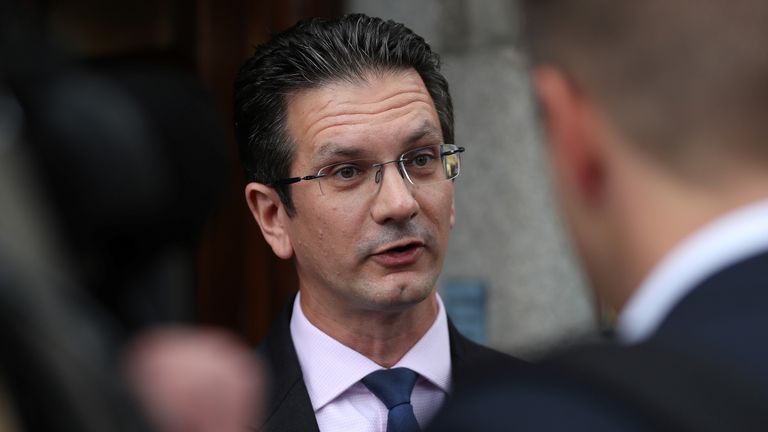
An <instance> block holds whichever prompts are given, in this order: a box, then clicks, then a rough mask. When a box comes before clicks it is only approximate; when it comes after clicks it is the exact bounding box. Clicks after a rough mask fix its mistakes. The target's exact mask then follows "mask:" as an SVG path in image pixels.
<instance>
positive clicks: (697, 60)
mask: <svg viewBox="0 0 768 432" xmlns="http://www.w3.org/2000/svg"><path fill="white" fill-rule="evenodd" d="M524 16H525V18H526V20H527V21H526V23H527V25H528V27H529V37H530V42H531V44H532V48H533V63H534V64H533V70H532V75H533V83H534V86H535V90H536V94H537V96H538V99H539V102H540V105H541V109H542V112H543V125H544V128H545V130H546V133H547V138H548V142H549V144H548V150H549V154H550V159H551V160H550V162H551V166H552V169H553V174H554V182H555V185H556V189H557V192H558V197H559V200H560V205H561V209H562V213H563V215H564V218H565V220H566V222H567V224H568V227H569V229H570V232H571V235H572V238H573V241H574V244H575V246H576V248H577V250H578V252H579V253H580V255H581V258H582V260H583V263H584V266H585V268H586V271H587V273H588V275H589V277H590V279H591V282H592V285H593V287H594V290H595V293H596V295H597V296H598V297H600V298H601V299H602V300H604V301H605V302H606V303H607V304H608V305H610V306H611V307H612V308H613V309H614V310H615V311H617V313H618V321H617V326H616V334H617V338H618V342H619V343H618V344H616V345H611V346H605V347H593V348H587V349H583V350H578V351H575V352H570V353H567V354H565V355H563V356H561V357H559V358H558V359H556V360H551V361H549V362H545V364H544V365H543V367H542V368H541V369H540V372H539V373H538V374H537V375H525V376H520V375H518V376H513V377H511V378H510V379H508V380H506V382H505V384H504V385H498V384H496V385H489V386H486V387H484V388H483V389H482V390H479V391H478V392H477V393H476V394H474V395H468V396H467V397H465V398H460V399H459V400H456V401H455V404H454V405H452V408H454V409H453V411H450V412H449V414H448V415H447V416H445V417H444V418H443V419H442V421H441V422H440V424H439V427H438V430H502V429H503V430H506V429H507V428H510V429H511V426H510V425H514V426H515V429H516V430H521V429H522V430H563V429H565V428H567V429H568V430H753V429H758V430H765V429H766V427H767V425H768V419H766V417H767V416H766V415H765V413H766V412H768V345H766V343H765V339H766V336H767V335H768V314H767V313H766V311H767V310H768V121H767V120H768V50H766V47H765V41H766V40H768V3H766V2H764V1H762V0H752V1H750V0H745V1H740V2H730V1H723V0H720V1H698V0H673V1H668V0H646V1H641V2H629V1H627V2H618V1H606V0H578V1H576V0H530V1H525V2H524ZM473 396H476V397H473Z"/></svg>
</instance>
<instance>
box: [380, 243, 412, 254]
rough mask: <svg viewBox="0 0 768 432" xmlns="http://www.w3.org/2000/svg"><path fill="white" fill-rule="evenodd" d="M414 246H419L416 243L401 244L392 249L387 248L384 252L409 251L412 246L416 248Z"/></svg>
mask: <svg viewBox="0 0 768 432" xmlns="http://www.w3.org/2000/svg"><path fill="white" fill-rule="evenodd" d="M416 247H419V244H418V243H408V244H406V245H402V246H398V247H394V248H392V249H388V250H386V251H384V253H388V252H395V253H401V252H407V251H409V250H411V249H413V248H416Z"/></svg>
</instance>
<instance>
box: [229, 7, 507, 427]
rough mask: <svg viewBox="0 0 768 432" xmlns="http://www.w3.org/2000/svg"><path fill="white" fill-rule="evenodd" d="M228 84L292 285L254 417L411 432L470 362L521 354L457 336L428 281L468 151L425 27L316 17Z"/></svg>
mask: <svg viewBox="0 0 768 432" xmlns="http://www.w3.org/2000/svg"><path fill="white" fill-rule="evenodd" d="M235 87H236V90H235V99H236V109H235V111H236V122H237V123H236V128H237V135H238V139H239V142H240V149H241V158H242V160H243V163H244V165H245V167H246V169H247V171H248V173H249V176H250V181H251V183H249V184H248V185H247V186H246V188H245V196H246V199H247V201H248V205H249V207H250V209H251V213H252V214H253V216H254V218H255V219H256V221H257V222H258V223H259V226H260V228H261V232H262V234H263V235H264V238H265V239H266V241H267V242H268V243H269V245H270V246H271V247H272V250H273V251H274V252H275V254H276V255H277V256H279V257H280V258H283V259H293V260H294V262H295V265H296V270H297V273H298V277H299V287H300V290H299V294H298V295H297V296H296V298H295V301H294V302H292V303H293V304H292V305H291V306H292V307H291V308H289V309H287V310H286V313H285V314H283V316H282V317H281V318H280V319H279V321H278V322H277V323H276V325H275V327H274V329H273V331H272V332H271V333H270V335H269V336H268V338H267V340H266V342H265V344H264V351H265V354H266V356H267V358H268V359H269V361H270V362H271V365H272V367H273V370H274V375H275V376H274V381H273V382H274V388H273V404H272V406H271V407H270V408H269V409H268V411H267V412H266V424H265V426H264V428H265V429H267V430H274V431H312V430H318V429H319V430H323V431H352V430H354V431H381V432H383V431H384V430H386V431H389V432H394V431H402V432H404V431H417V430H419V428H420V426H424V425H425V424H426V423H427V422H428V421H429V420H430V419H431V417H432V415H433V414H434V412H435V411H436V410H437V409H438V408H439V407H440V405H441V404H442V402H443V400H444V398H445V397H446V395H447V393H448V392H449V391H450V390H451V388H452V387H461V385H462V383H463V380H464V379H466V376H467V371H468V369H469V368H471V367H473V366H474V365H475V364H476V363H477V362H478V361H483V360H486V361H487V360H493V359H497V360H500V361H508V362H510V363H512V362H514V363H520V362H518V361H515V360H514V359H511V358H509V357H507V356H504V355H502V354H500V353H497V352H494V351H492V350H490V349H488V348H484V347H481V346H479V345H476V344H474V343H472V342H470V341H469V340H468V339H466V338H464V337H463V336H462V335H461V334H459V332H458V331H456V329H455V328H454V327H453V326H452V325H451V324H450V322H449V321H448V319H447V317H446V312H445V308H444V307H443V305H442V302H441V301H440V298H439V296H438V295H437V292H436V283H437V278H438V275H439V274H440V271H441V269H442V265H443V258H444V257H445V251H446V248H447V245H448V237H449V233H450V231H451V228H452V227H453V224H454V207H453V180H454V179H456V177H458V175H459V170H460V166H459V163H460V159H459V155H460V153H461V152H463V151H464V148H463V147H460V146H458V145H456V144H454V141H453V111H452V105H451V97H450V94H449V92H448V83H447V82H446V80H445V78H444V77H443V76H442V74H441V73H440V72H439V60H438V57H437V54H435V53H434V52H432V51H431V49H430V47H429V45H427V44H426V42H425V41H424V39H422V38H421V37H420V36H418V35H416V34H414V33H413V32H412V31H411V30H409V29H407V28H406V27H405V26H403V25H402V24H397V23H394V22H392V21H384V20H381V19H378V18H370V17H367V16H364V15H348V16H345V17H343V18H339V19H336V20H331V21H324V20H320V19H315V20H312V21H309V22H307V23H300V24H298V25H296V26H294V27H293V28H291V29H288V30H287V31H285V32H283V33H281V34H279V35H277V36H275V37H274V38H273V39H272V40H271V41H269V42H268V43H267V44H265V45H262V46H260V47H259V48H257V50H256V53H255V54H254V56H253V57H252V58H251V59H249V60H248V62H246V64H245V65H244V66H243V67H242V68H241V70H240V73H239V75H238V78H237V82H236V86H235ZM395 395H397V396H398V397H395Z"/></svg>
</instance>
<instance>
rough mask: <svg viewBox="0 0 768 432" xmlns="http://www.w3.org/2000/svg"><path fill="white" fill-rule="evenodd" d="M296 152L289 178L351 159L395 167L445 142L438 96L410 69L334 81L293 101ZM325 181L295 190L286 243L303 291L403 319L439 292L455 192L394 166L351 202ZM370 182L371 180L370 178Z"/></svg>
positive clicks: (328, 302) (290, 110) (446, 185)
mask: <svg viewBox="0 0 768 432" xmlns="http://www.w3.org/2000/svg"><path fill="white" fill-rule="evenodd" d="M287 108H288V109H287V115H288V118H287V127H288V133H289V134H290V136H291V137H292V138H293V140H294V142H295V144H296V148H295V157H294V162H293V165H292V167H291V172H290V176H305V175H309V174H315V173H317V172H318V171H319V170H320V169H321V168H323V167H325V166H328V165H331V164H336V163H341V162H344V161H347V160H352V159H372V160H377V161H380V162H384V161H391V160H394V159H397V158H398V157H399V156H400V155H401V154H402V153H403V152H405V151H408V150H410V149H414V148H417V147H423V146H427V145H432V144H440V143H442V134H441V132H440V123H439V120H438V117H437V113H436V111H435V107H434V104H433V102H432V98H431V97H430V96H429V93H428V92H427V90H426V88H425V86H424V83H423V81H422V80H421V77H420V76H419V75H418V74H417V73H416V72H415V71H413V70H405V71H400V72H387V73H383V74H370V75H369V76H368V78H367V80H366V81H365V82H358V83H349V82H346V81H339V82H333V83H329V84H326V85H323V86H321V87H319V88H316V89H310V90H304V91H300V92H298V93H296V94H294V95H292V96H291V97H290V98H289V99H288V107H287ZM319 182H320V180H312V181H303V182H299V183H297V184H295V185H293V186H291V187H292V197H293V201H294V204H295V207H296V214H295V215H294V216H293V217H292V218H290V219H289V220H288V221H287V235H288V236H289V238H290V243H291V247H292V249H293V253H294V254H295V258H296V266H297V270H298V273H299V280H300V285H301V289H302V292H305V293H307V294H311V295H312V296H314V297H315V298H316V299H319V300H320V301H321V302H323V303H324V304H326V305H328V306H333V307H337V308H340V309H342V310H344V309H346V310H350V311H351V310H357V311H360V310H379V311H396V310H402V309H403V308H405V307H407V306H409V305H413V304H416V303H418V302H421V301H422V300H424V299H425V298H427V297H428V296H429V295H430V294H431V293H432V292H433V290H434V287H435V283H436V280H437V277H438V275H439V273H440V270H441V269H442V264H443V258H444V255H445V250H446V248H447V245H448V234H449V231H450V230H451V228H452V227H453V223H454V207H453V184H452V182H450V181H442V182H439V183H433V184H429V185H421V186H414V185H411V184H410V183H408V181H407V180H406V179H404V178H402V177H401V176H400V173H399V172H398V169H397V165H396V164H387V165H385V166H384V167H383V171H382V178H381V181H380V183H379V184H378V185H376V187H374V188H370V190H371V193H370V194H367V193H366V194H362V195H358V196H357V197H356V198H355V199H352V200H350V199H349V198H348V197H347V198H345V197H344V196H342V195H338V194H332V193H329V191H328V190H326V191H325V192H323V191H322V189H321V185H320V184H319ZM370 182H374V180H373V178H371V179H370Z"/></svg>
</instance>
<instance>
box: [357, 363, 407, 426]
mask: <svg viewBox="0 0 768 432" xmlns="http://www.w3.org/2000/svg"><path fill="white" fill-rule="evenodd" d="M416 378H418V375H416V372H414V371H412V370H410V369H408V368H402V367H401V368H394V369H382V370H377V371H376V372H372V373H370V374H368V375H367V376H366V377H365V378H363V380H362V381H363V384H365V386H366V387H368V390H370V391H371V393H373V394H374V395H376V397H377V398H379V399H380V400H381V401H382V402H384V405H385V406H386V407H387V409H388V410H389V415H388V416H387V432H420V431H421V428H420V427H419V423H417V422H416V416H415V415H413V405H411V392H412V391H413V386H414V384H416Z"/></svg>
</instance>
